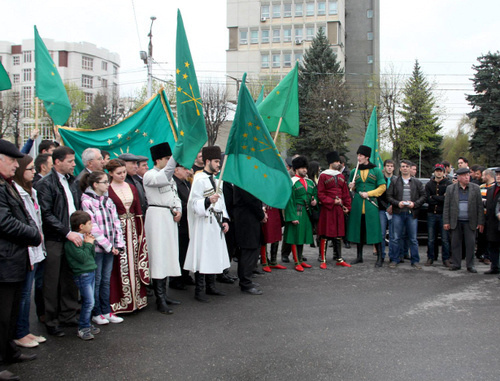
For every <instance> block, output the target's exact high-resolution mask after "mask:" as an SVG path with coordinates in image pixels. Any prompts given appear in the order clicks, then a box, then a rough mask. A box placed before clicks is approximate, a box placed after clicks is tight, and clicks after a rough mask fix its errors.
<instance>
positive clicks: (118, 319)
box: [104, 312, 123, 324]
mask: <svg viewBox="0 0 500 381" xmlns="http://www.w3.org/2000/svg"><path fill="white" fill-rule="evenodd" d="M104 317H105V318H106V319H107V320H108V321H109V322H110V323H115V324H118V323H121V322H122V321H123V318H121V317H119V316H116V315H115V314H114V313H112V312H110V313H109V314H106V315H104Z"/></svg>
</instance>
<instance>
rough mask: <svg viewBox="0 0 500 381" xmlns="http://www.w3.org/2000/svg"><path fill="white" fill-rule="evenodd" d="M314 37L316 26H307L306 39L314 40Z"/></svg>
mask: <svg viewBox="0 0 500 381" xmlns="http://www.w3.org/2000/svg"><path fill="white" fill-rule="evenodd" d="M313 38H314V27H307V28H306V40H307V41H312V40H313Z"/></svg>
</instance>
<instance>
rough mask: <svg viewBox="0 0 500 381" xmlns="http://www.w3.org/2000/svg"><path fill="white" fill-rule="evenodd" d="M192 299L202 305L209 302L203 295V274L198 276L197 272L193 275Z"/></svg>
mask: <svg viewBox="0 0 500 381" xmlns="http://www.w3.org/2000/svg"><path fill="white" fill-rule="evenodd" d="M194 283H195V286H194V298H195V299H196V300H197V301H199V302H203V303H208V302H209V301H210V300H208V298H207V297H206V296H205V295H203V291H205V274H200V273H199V272H198V271H197V272H195V273H194Z"/></svg>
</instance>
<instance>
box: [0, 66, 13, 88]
mask: <svg viewBox="0 0 500 381" xmlns="http://www.w3.org/2000/svg"><path fill="white" fill-rule="evenodd" d="M10 88H12V83H11V82H10V78H9V75H8V74H7V72H6V71H5V68H4V67H3V65H2V62H0V91H2V90H9V89H10Z"/></svg>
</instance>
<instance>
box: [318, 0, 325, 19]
mask: <svg viewBox="0 0 500 381" xmlns="http://www.w3.org/2000/svg"><path fill="white" fill-rule="evenodd" d="M324 15H326V3H325V2H324V1H321V2H318V16H324Z"/></svg>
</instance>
